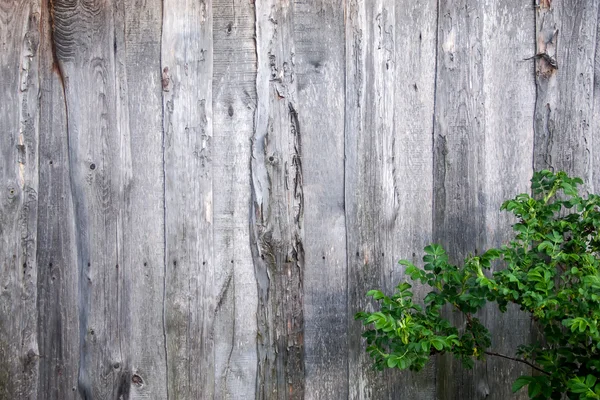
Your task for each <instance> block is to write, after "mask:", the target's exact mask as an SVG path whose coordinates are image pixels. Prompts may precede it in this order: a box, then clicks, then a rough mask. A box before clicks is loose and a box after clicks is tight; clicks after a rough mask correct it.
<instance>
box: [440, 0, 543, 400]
mask: <svg viewBox="0 0 600 400" xmlns="http://www.w3.org/2000/svg"><path fill="white" fill-rule="evenodd" d="M530 12H531V10H530V9H529V8H528V7H526V6H525V5H523V4H521V3H520V2H507V3H503V4H502V5H499V4H496V3H493V4H492V2H488V3H485V4H480V3H479V2H470V1H467V2H464V1H460V2H455V3H449V4H445V5H443V6H442V7H441V9H440V13H439V17H440V19H439V28H438V29H439V33H438V35H439V36H438V39H439V46H440V50H439V56H438V81H437V86H436V87H437V91H436V124H435V131H434V151H435V153H434V170H435V173H434V187H435V197H434V239H435V240H436V241H438V242H441V243H442V244H443V245H445V247H446V249H447V250H448V252H449V254H450V256H451V258H452V259H454V261H457V262H458V261H460V260H462V259H463V258H464V257H465V256H466V255H467V254H468V253H472V254H473V253H477V252H478V251H483V250H485V249H486V248H488V247H490V246H493V245H499V244H500V242H501V241H503V240H505V239H506V238H507V237H509V236H510V230H509V228H508V226H509V223H510V222H511V221H510V220H509V219H508V217H507V216H505V215H503V214H502V215H501V214H500V213H499V211H498V209H499V206H500V204H501V203H502V201H503V200H505V199H506V198H509V197H512V196H514V195H516V194H517V193H519V192H522V191H526V189H527V186H528V185H527V181H528V179H529V178H530V175H531V165H532V159H531V148H532V142H533V138H532V134H531V128H530V127H531V125H530V124H531V117H532V113H533V111H532V109H531V107H529V110H527V104H531V103H532V101H533V88H532V87H531V84H529V85H528V81H529V78H528V76H530V75H529V74H530V69H529V68H528V66H527V64H526V63H523V62H522V59H523V58H526V56H527V53H528V52H531V51H532V50H533V49H532V47H531V44H529V43H528V39H527V38H528V33H529V36H531V35H532V33H533V32H531V29H530V30H529V32H528V31H527V29H521V30H512V29H510V28H508V26H509V24H512V23H515V24H519V25H522V26H527V23H528V22H530V25H529V26H532V25H533V24H532V21H531V19H530V17H529V15H530ZM498 53H503V54H506V57H503V58H499V57H498ZM505 121H510V123H509V124H507V123H506V122H505ZM448 315H450V314H448ZM478 317H479V318H480V319H481V320H482V322H483V323H484V325H487V326H488V327H490V328H491V330H492V337H493V342H492V343H493V344H492V350H495V349H498V350H500V352H510V354H509V355H514V350H515V347H516V345H518V344H520V343H521V342H522V340H523V338H527V337H528V336H529V321H528V318H527V317H526V316H524V315H521V314H518V313H513V314H510V315H508V316H503V317H502V318H501V317H500V315H499V313H498V312H497V311H496V310H495V309H493V307H490V308H489V309H487V310H485V311H483V312H482V313H480V315H478ZM451 319H452V320H454V322H455V323H458V324H459V326H460V324H461V323H462V322H461V320H460V319H459V318H457V317H455V316H452V317H451ZM515 333H516V334H515ZM523 372H526V370H525V369H524V368H522V367H520V366H516V365H514V364H510V363H507V362H506V361H498V360H488V361H487V363H476V366H475V368H474V370H473V371H470V372H463V371H462V369H461V366H460V363H459V362H458V361H456V360H453V359H450V357H441V358H440V362H439V369H438V394H439V396H440V398H448V399H450V398H483V397H486V398H494V399H505V398H507V397H508V396H511V392H510V386H511V382H512V381H513V380H514V379H516V378H517V377H518V376H519V375H520V374H521V373H523Z"/></svg>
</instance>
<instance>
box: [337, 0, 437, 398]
mask: <svg viewBox="0 0 600 400" xmlns="http://www.w3.org/2000/svg"><path fill="white" fill-rule="evenodd" d="M436 14H437V4H436V2H435V1H420V2H400V3H399V2H393V1H385V0H379V1H376V2H362V1H352V2H350V3H349V5H348V10H347V11H346V18H347V21H348V22H347V23H346V26H347V33H346V37H347V38H348V39H347V40H348V42H347V43H346V46H347V47H346V52H347V54H348V57H347V60H346V62H347V70H346V85H347V89H346V151H345V154H346V195H347V197H346V212H347V214H346V215H347V224H348V269H349V273H348V280H349V282H348V296H349V299H348V304H349V310H348V312H349V314H350V317H351V316H352V315H353V314H354V313H356V312H357V311H359V310H365V309H368V308H370V307H371V306H372V305H371V304H370V302H368V301H367V298H366V296H365V294H366V292H367V291H368V290H370V289H374V288H383V289H384V290H385V291H387V292H391V291H392V290H393V287H394V286H396V285H397V284H398V281H399V280H400V279H403V278H404V275H403V273H402V271H401V269H400V268H399V267H398V265H397V262H398V260H399V259H402V258H405V259H411V258H413V254H415V252H418V251H419V249H422V248H423V247H424V246H425V244H427V243H429V242H430V241H431V221H432V211H431V209H432V207H431V203H432V190H433V188H432V183H433V182H432V176H433V172H432V152H431V148H432V136H431V132H432V130H433V119H432V114H433V107H434V104H433V100H434V86H435V39H436V28H437V27H436ZM400 21H402V23H400ZM416 292H417V296H420V295H421V293H420V292H422V289H419V288H417V289H416ZM361 325H362V324H361V323H360V322H355V321H352V320H350V325H349V326H350V329H349V335H350V345H349V351H350V354H349V376H350V378H349V383H350V398H360V399H363V398H378V399H384V398H390V399H392V398H398V397H403V398H411V399H433V398H435V378H434V376H433V373H434V369H433V365H432V366H430V367H429V368H428V369H427V370H426V371H423V372H422V373H420V374H408V373H400V372H398V371H387V372H386V373H380V372H376V371H373V370H372V369H371V364H372V361H371V359H370V358H369V357H368V355H367V354H366V352H365V343H364V341H363V340H362V338H361V336H360V334H361V333H362V331H363V329H362V327H361Z"/></svg>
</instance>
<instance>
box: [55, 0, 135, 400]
mask: <svg viewBox="0 0 600 400" xmlns="http://www.w3.org/2000/svg"><path fill="white" fill-rule="evenodd" d="M50 4H51V7H52V9H51V10H50V13H51V15H52V17H53V20H52V26H53V44H54V50H55V56H56V61H57V65H58V67H59V69H58V70H59V73H60V75H61V79H62V83H63V85H64V93H65V103H66V109H67V130H66V136H67V145H68V165H69V174H70V175H69V179H70V189H71V192H70V201H71V202H72V204H73V207H74V216H73V225H74V232H75V243H74V244H75V248H76V263H75V264H73V265H68V266H66V267H67V268H69V269H71V271H72V273H73V274H76V275H77V280H76V282H77V304H78V327H79V332H78V336H79V369H78V373H77V391H78V393H79V396H80V397H82V398H100V399H104V398H115V397H118V396H120V395H122V394H123V393H124V390H126V389H125V387H126V385H127V384H128V381H126V382H124V380H125V378H126V377H127V374H126V371H124V370H123V369H121V368H115V365H116V364H117V363H121V362H122V360H123V354H122V340H123V337H122V334H121V327H120V318H119V317H120V309H119V308H120V304H121V303H120V300H121V299H122V292H123V288H122V285H121V282H120V281H121V280H122V279H123V278H122V275H121V273H120V272H119V268H117V267H116V266H117V265H120V264H122V260H123V259H122V256H123V254H122V253H121V252H120V249H121V248H122V246H123V245H122V243H121V240H122V239H121V238H122V232H123V228H122V220H121V218H120V210H121V204H122V202H123V196H124V192H123V186H122V177H121V171H123V170H124V168H126V167H127V159H126V158H124V157H125V156H124V155H122V154H121V153H120V152H121V150H122V149H123V147H124V143H123V142H124V141H126V140H127V139H128V138H127V135H128V133H127V132H122V131H121V130H122V128H123V125H122V120H123V118H124V116H123V115H122V114H121V111H120V110H118V107H119V102H118V101H117V93H118V84H119V82H118V80H117V78H116V74H117V73H116V71H117V67H116V65H115V35H114V24H115V21H114V19H113V13H114V9H113V4H112V3H110V2H107V1H96V2H85V3H83V2H79V3H72V2H67V1H54V2H51V3H50ZM125 147H126V146H125ZM73 279H74V278H73ZM74 280H75V279H74ZM135 380H137V381H139V382H140V383H141V382H142V381H141V378H140V379H137V378H136V379H135Z"/></svg>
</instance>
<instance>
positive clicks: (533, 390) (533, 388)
mask: <svg viewBox="0 0 600 400" xmlns="http://www.w3.org/2000/svg"><path fill="white" fill-rule="evenodd" d="M541 392H542V385H541V384H540V383H539V382H538V381H537V380H535V381H533V382H531V383H530V384H529V386H528V388H527V394H528V395H529V398H530V399H533V398H534V397H535V396H537V395H538V394H540V393H541Z"/></svg>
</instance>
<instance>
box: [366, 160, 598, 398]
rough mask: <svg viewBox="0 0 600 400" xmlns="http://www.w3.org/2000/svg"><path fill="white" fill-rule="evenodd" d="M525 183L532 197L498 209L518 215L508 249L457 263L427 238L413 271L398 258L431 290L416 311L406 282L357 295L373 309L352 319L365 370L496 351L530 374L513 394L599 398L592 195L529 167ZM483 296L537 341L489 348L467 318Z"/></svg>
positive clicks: (478, 326)
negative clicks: (534, 329) (516, 315)
mask: <svg viewBox="0 0 600 400" xmlns="http://www.w3.org/2000/svg"><path fill="white" fill-rule="evenodd" d="M531 183H532V184H531V190H532V196H530V195H528V194H520V195H518V196H517V197H515V198H514V199H512V200H508V201H506V202H505V203H504V204H503V205H502V210H506V211H509V212H511V213H513V214H514V215H515V216H516V217H517V218H518V222H517V223H516V224H515V225H513V229H514V232H515V236H514V239H513V240H512V241H511V242H510V243H509V244H508V245H506V246H502V247H501V248H492V249H489V250H487V251H486V252H485V253H483V254H482V255H479V256H472V255H470V256H468V257H467V258H466V259H465V260H464V263H463V264H462V265H453V264H451V263H450V262H449V260H448V256H447V254H446V252H445V250H444V249H443V248H442V247H441V246H439V245H436V244H432V245H429V246H427V247H425V256H424V257H423V262H424V265H423V268H419V267H417V266H415V265H413V264H412V263H411V262H409V261H405V260H403V261H400V264H402V265H404V266H405V267H406V274H407V275H409V276H410V278H411V279H412V280H414V281H420V282H421V283H423V284H426V285H427V286H429V287H431V288H432V289H433V290H432V291H431V292H429V294H428V295H427V296H426V297H425V299H424V308H423V307H421V306H419V305H418V304H415V302H413V293H412V291H411V285H410V284H409V283H407V282H403V283H400V284H399V285H398V286H397V287H396V291H395V293H394V294H393V295H392V296H391V297H388V296H386V295H385V294H384V293H383V292H381V291H379V290H371V291H369V292H368V293H367V296H371V297H372V298H373V299H375V300H376V301H377V302H378V303H379V306H380V309H379V310H378V311H376V312H359V313H357V314H356V319H358V320H361V321H363V323H364V325H365V326H366V327H367V329H366V331H365V332H364V333H363V336H364V337H365V338H366V342H367V352H368V353H369V355H370V356H371V357H372V358H373V360H374V367H375V368H377V369H379V370H381V369H383V368H400V369H409V370H413V371H419V370H421V369H422V368H423V367H424V366H425V364H426V363H427V361H428V360H429V357H430V356H432V355H435V354H440V353H452V354H454V356H456V357H457V358H459V359H460V360H461V361H462V363H463V365H464V366H465V367H467V368H471V367H472V366H473V363H474V361H473V360H474V359H477V360H481V359H484V358H485V357H486V356H500V357H504V358H508V359H510V360H512V361H514V362H521V363H525V364H527V365H529V366H530V367H531V368H532V372H533V370H535V371H536V372H535V374H532V375H531V376H522V377H520V378H519V379H517V380H516V381H515V382H514V384H513V387H512V388H513V391H514V392H516V391H518V390H520V389H521V388H522V387H524V386H527V387H528V392H529V397H530V398H535V399H548V398H551V399H560V398H561V396H563V395H565V394H566V395H567V396H568V398H569V399H600V380H599V379H598V378H600V333H599V331H598V320H599V319H600V305H599V304H600V303H599V302H600V258H599V255H600V254H599V251H600V231H599V228H600V209H599V207H600V196H598V195H589V196H587V197H586V198H584V197H581V196H580V195H579V194H578V190H577V185H578V184H581V183H582V181H581V179H579V178H570V177H568V176H567V175H566V174H565V173H564V172H558V173H556V174H555V173H552V172H550V171H541V172H536V173H535V174H534V176H533V178H532V180H531ZM492 265H494V270H495V272H493V273H490V271H489V270H490V269H491V267H492ZM491 302H493V303H496V304H497V306H498V307H499V309H500V311H502V312H505V311H506V310H507V306H508V304H509V303H513V304H516V305H518V306H519V307H520V308H521V310H523V311H525V312H527V313H530V315H531V317H532V318H533V319H534V320H535V321H536V322H537V325H538V326H539V327H540V329H541V331H542V332H543V338H542V340H541V343H534V344H522V345H520V346H518V347H517V348H516V349H515V353H516V354H515V356H514V357H512V356H506V355H501V354H497V353H494V352H491V351H489V350H488V349H489V348H490V345H491V337H490V332H489V331H488V329H486V327H485V326H484V325H483V324H482V323H481V321H480V320H479V319H477V318H476V317H475V314H476V313H477V312H478V311H479V310H481V309H482V308H483V307H484V306H485V305H486V304H487V303H491ZM446 305H448V306H447V307H451V308H452V309H454V310H456V311H458V312H460V313H462V314H463V315H464V318H465V321H466V324H464V325H465V327H464V328H457V327H456V326H454V325H453V324H452V323H451V322H450V321H449V320H447V319H445V318H443V317H442V309H443V308H444V306H446ZM597 381H598V382H597Z"/></svg>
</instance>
